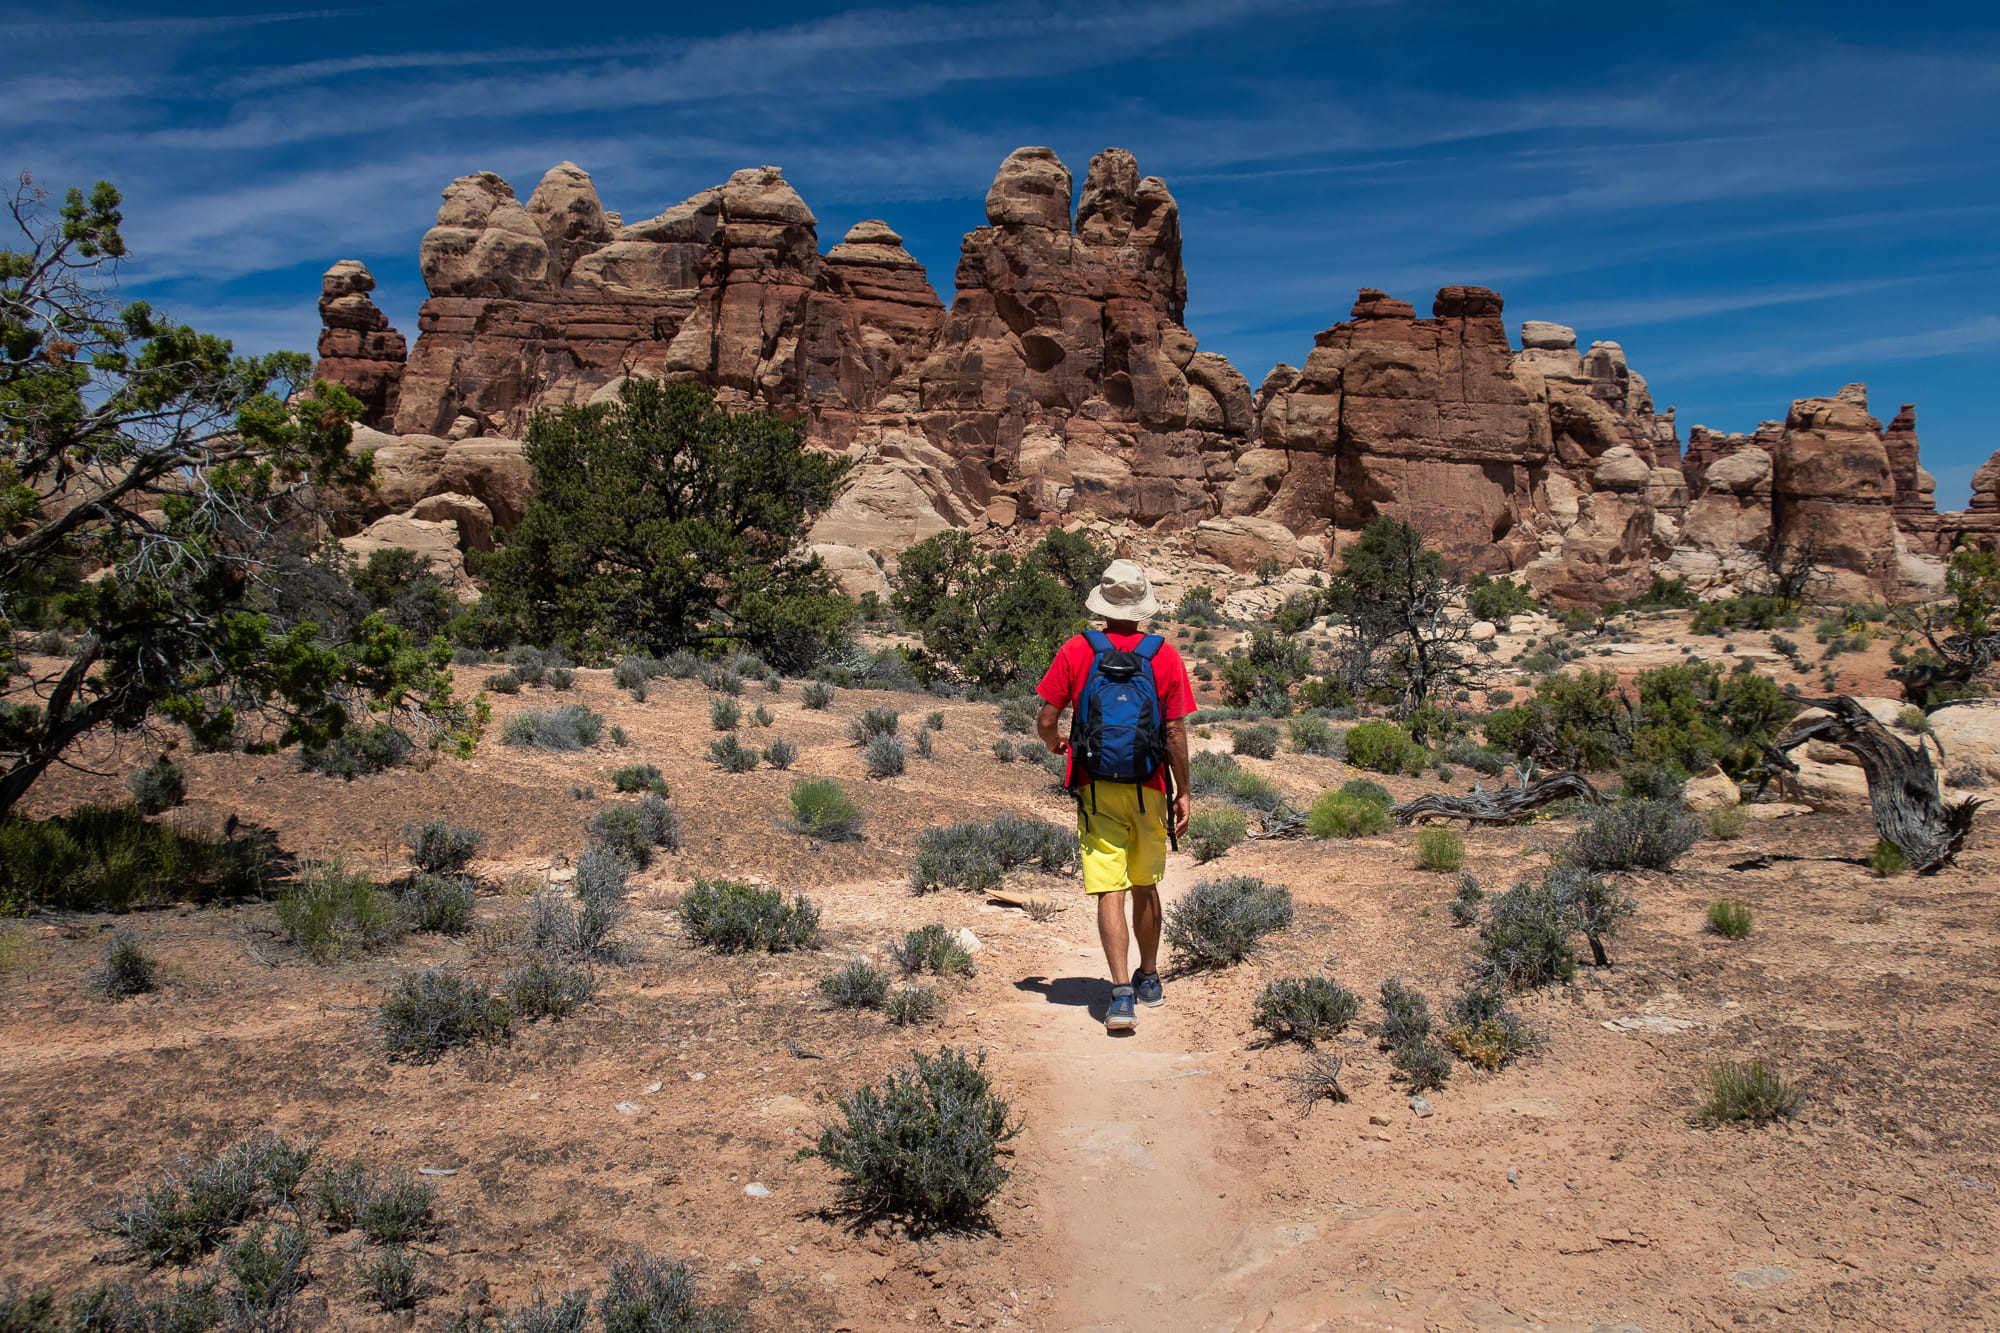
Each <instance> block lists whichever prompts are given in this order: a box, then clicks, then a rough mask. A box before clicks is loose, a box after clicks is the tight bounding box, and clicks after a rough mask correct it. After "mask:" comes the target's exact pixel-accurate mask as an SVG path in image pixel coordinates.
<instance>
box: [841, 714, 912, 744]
mask: <svg viewBox="0 0 2000 1333" xmlns="http://www.w3.org/2000/svg"><path fill="white" fill-rule="evenodd" d="M902 724H903V715H902V714H901V713H898V712H897V711H896V710H895V709H893V708H870V709H868V710H867V711H866V712H864V713H862V714H861V716H860V717H857V718H855V719H854V720H853V721H852V722H850V723H848V724H847V734H848V735H849V736H850V737H851V738H852V739H853V741H854V743H855V744H856V745H866V744H868V743H869V742H870V741H872V740H874V739H875V738H876V737H878V736H894V735H895V734H896V733H897V731H898V729H899V728H901V726H902Z"/></svg>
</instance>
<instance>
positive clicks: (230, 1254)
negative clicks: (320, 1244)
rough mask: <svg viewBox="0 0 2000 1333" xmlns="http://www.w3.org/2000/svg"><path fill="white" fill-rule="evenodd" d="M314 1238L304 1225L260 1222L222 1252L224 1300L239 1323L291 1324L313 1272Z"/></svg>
mask: <svg viewBox="0 0 2000 1333" xmlns="http://www.w3.org/2000/svg"><path fill="white" fill-rule="evenodd" d="M311 1254H312V1241H311V1239H310V1238H309V1237H308V1236H307V1235H306V1233H305V1229H304V1228H303V1227H296V1226H292V1227H272V1226H271V1225H270V1224H268V1223H265V1222H259V1223H257V1224H256V1225H254V1226H252V1227H251V1228H250V1230H249V1231H248V1232H246V1233H245V1234H244V1236H243V1238H242V1239H241V1240H239V1241H237V1242H236V1243H235V1244H233V1245H230V1246H227V1247H226V1248H224V1250H223V1251H222V1258H221V1268H222V1271H223V1272H224V1273H226V1274H228V1276H229V1281H228V1285H227V1287H226V1295H225V1300H226V1301H227V1302H228V1305H229V1308H230V1312H231V1314H232V1315H233V1316H234V1318H233V1321H232V1322H234V1323H235V1324H236V1325H237V1326H238V1327H242V1328H250V1329H260V1330H262V1329H286V1328H290V1327H292V1320H293V1314H292V1304H293V1302H295V1301H296V1300H297V1299H298V1296H299V1292H300V1290H301V1289H303V1288H304V1287H305V1284H306V1282H307V1281H308V1280H310V1278H311V1276H312V1269H311V1267H310V1265H309V1263H308V1260H309V1258H310V1256H311Z"/></svg>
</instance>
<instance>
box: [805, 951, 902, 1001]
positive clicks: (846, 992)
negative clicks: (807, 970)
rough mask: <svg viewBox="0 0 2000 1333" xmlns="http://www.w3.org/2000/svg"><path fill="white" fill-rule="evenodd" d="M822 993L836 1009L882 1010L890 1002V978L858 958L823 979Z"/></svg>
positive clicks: (821, 981)
mask: <svg viewBox="0 0 2000 1333" xmlns="http://www.w3.org/2000/svg"><path fill="white" fill-rule="evenodd" d="M819 993H820V995H821V996H823V997H824V998H825V1000H826V1002H827V1003H828V1004H831V1005H832V1006H833V1007H834V1008H836V1009H880V1008H881V1007H882V1006H883V1005H884V1004H885V1003H886V1002H887V1001H888V999H889V978H887V977H886V976H884V975H882V973H880V972H879V971H877V970H876V969H875V968H873V967H871V966H870V965H869V964H867V963H864V962H862V961H860V960H859V959H856V960H855V961H853V962H851V963H849V964H848V965H847V966H845V967H843V968H841V969H840V970H839V971H838V972H829V973H827V974H826V975H825V976H823V977H821V978H820V979H819Z"/></svg>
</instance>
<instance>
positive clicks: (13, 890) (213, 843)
mask: <svg viewBox="0 0 2000 1333" xmlns="http://www.w3.org/2000/svg"><path fill="white" fill-rule="evenodd" d="M270 849H271V844H270V841H269V839H268V838H259V837H244V838H234V839H217V838H212V837H209V836H207V835H205V834H202V833H198V832H195V831H192V830H188V829H181V828H176V827H174V826H173V825H171V824H155V823H153V822H151V821H149V820H148V819H146V817H145V816H144V815H142V814H140V813H139V812H138V811H137V810H136V809H134V808H132V807H131V806H119V807H103V806H85V807H83V808H81V809H79V810H75V811H73V812H71V813H70V814H68V815H64V816H60V817H58V818H54V819H39V820H37V819H21V818H19V817H16V816H13V815H7V816H0V913H6V912H12V913H21V912H25V911H27V910H28V909H29V908H33V907H52V908H57V909H59V910H63V911H92V912H128V911H131V910H132V909H134V908H138V907H152V906H157V905H159V904H161V903H167V902H174V901H194V902H199V901H204V900H207V899H211V898H216V897H225V896H227V897H235V896H240V895H246V894H250V893H254V892H256V891H258V890H260V889H261V888H262V887H263V885H264V880H265V877H266V874H267V871H268V868H269V854H270Z"/></svg>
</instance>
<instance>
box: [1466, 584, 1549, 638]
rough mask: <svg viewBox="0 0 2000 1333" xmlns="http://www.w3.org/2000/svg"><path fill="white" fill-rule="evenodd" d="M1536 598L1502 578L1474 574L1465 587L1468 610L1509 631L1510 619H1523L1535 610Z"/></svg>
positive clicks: (1481, 618)
mask: <svg viewBox="0 0 2000 1333" xmlns="http://www.w3.org/2000/svg"><path fill="white" fill-rule="evenodd" d="M1535 605H1536V603H1535V594H1534V590H1533V589H1531V588H1526V587H1523V586H1522V585H1520V584H1518V583H1516V582H1514V580H1512V579H1510V578H1508V577H1506V576H1505V575H1502V576H1501V577H1499V578H1497V579H1496V578H1491V577H1488V576H1487V575H1485V574H1474V575H1473V576H1472V577H1471V578H1470V579H1469V580H1467V581H1466V585H1465V609H1466V610H1468V611H1470V612H1471V613H1472V614H1473V616H1474V617H1476V618H1477V619H1480V620H1491V621H1493V622H1495V623H1496V624H1498V625H1500V627H1501V628H1503V629H1504V628H1506V623H1507V620H1508V618H1509V617H1510V616H1523V615H1526V614H1527V613H1528V612H1530V611H1532V610H1534V609H1535Z"/></svg>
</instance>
